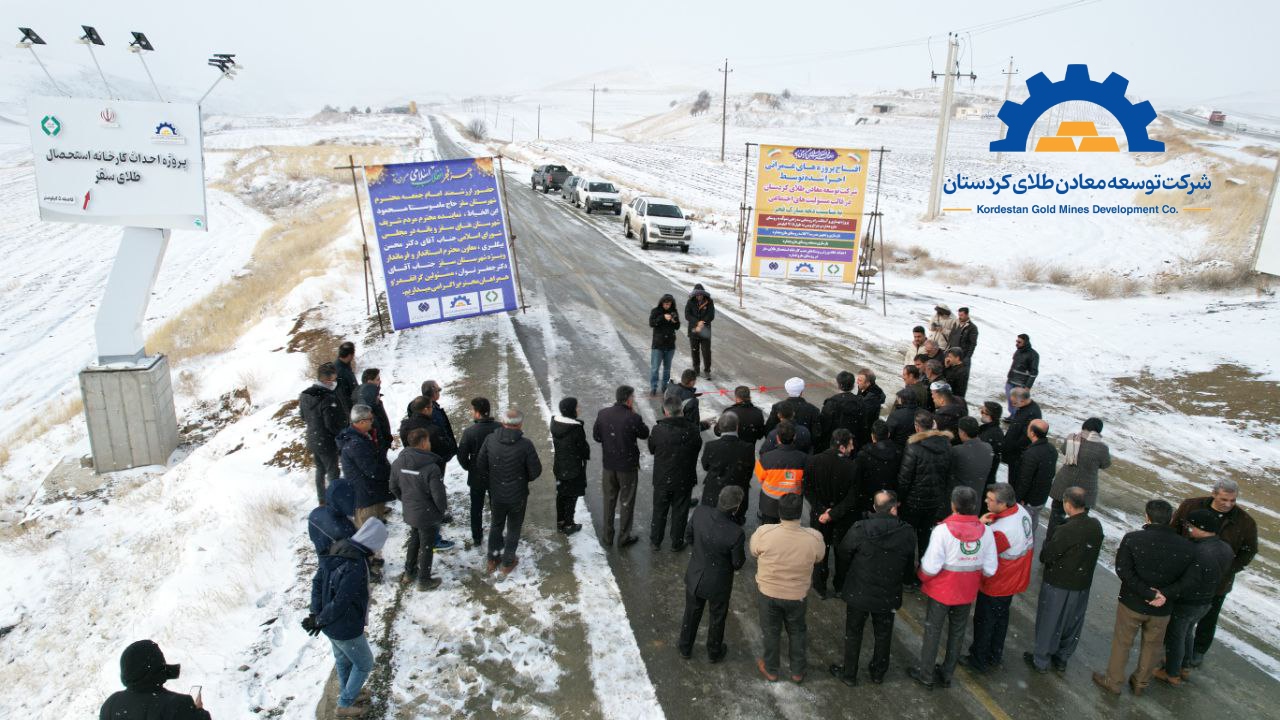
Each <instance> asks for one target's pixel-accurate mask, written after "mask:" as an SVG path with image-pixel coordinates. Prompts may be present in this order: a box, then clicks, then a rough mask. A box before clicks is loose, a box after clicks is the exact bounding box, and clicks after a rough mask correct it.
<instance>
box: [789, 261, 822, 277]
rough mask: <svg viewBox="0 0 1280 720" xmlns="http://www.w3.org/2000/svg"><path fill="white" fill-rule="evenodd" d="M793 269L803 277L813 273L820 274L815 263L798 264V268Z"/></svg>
mask: <svg viewBox="0 0 1280 720" xmlns="http://www.w3.org/2000/svg"><path fill="white" fill-rule="evenodd" d="M793 269H794V270H795V271H796V272H797V273H799V274H802V275H812V274H813V273H816V272H818V268H816V267H814V266H813V263H807V262H802V263H796V266H795V268H793Z"/></svg>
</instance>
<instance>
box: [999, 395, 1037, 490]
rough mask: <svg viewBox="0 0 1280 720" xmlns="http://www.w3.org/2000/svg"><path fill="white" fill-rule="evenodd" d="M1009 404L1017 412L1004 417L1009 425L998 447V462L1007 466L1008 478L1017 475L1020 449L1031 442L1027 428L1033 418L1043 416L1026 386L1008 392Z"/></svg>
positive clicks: (1020, 455)
mask: <svg viewBox="0 0 1280 720" xmlns="http://www.w3.org/2000/svg"><path fill="white" fill-rule="evenodd" d="M1009 404H1011V405H1014V406H1015V407H1016V409H1017V413H1015V414H1014V415H1012V416H1010V417H1009V418H1006V422H1008V424H1009V426H1008V427H1007V428H1005V431H1004V441H1003V444H1002V445H1001V447H1000V462H1003V463H1004V464H1005V465H1008V466H1009V478H1010V479H1011V480H1012V479H1013V478H1016V477H1018V462H1019V461H1020V460H1022V451H1023V450H1026V449H1027V446H1028V445H1030V444H1031V438H1030V437H1029V436H1028V435H1027V428H1028V427H1029V426H1030V425H1031V422H1032V421H1033V420H1039V419H1040V418H1042V417H1044V415H1042V414H1041V412H1040V405H1039V404H1038V403H1037V402H1036V401H1035V400H1032V399H1031V391H1030V390H1028V389H1026V388H1014V389H1013V390H1011V391H1010V392H1009Z"/></svg>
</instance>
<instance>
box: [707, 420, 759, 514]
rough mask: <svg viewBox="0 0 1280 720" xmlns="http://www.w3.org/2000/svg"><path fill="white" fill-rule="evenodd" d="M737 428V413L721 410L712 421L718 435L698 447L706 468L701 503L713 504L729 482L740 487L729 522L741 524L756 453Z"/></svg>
mask: <svg viewBox="0 0 1280 720" xmlns="http://www.w3.org/2000/svg"><path fill="white" fill-rule="evenodd" d="M738 427H739V426H738V412H737V411H736V410H734V409H733V408H732V407H731V408H729V409H727V410H725V411H724V412H723V413H721V415H720V420H719V421H718V422H717V423H716V433H717V434H718V435H719V436H720V437H719V438H717V439H715V440H712V441H711V442H709V443H707V444H706V445H704V446H703V447H702V469H703V470H705V471H706V475H705V476H703V479H702V504H703V505H710V506H712V507H715V506H716V505H717V503H719V501H720V491H721V490H723V489H724V488H726V487H729V486H730V485H732V486H735V487H739V488H742V504H741V505H739V506H738V507H737V508H735V509H734V511H733V512H732V513H731V516H732V517H733V521H734V522H736V523H738V524H739V525H742V524H743V523H745V522H746V521H747V505H748V504H749V503H748V500H747V490H748V489H749V488H750V487H751V472H752V471H753V470H754V469H755V462H756V453H755V449H754V448H752V447H751V444H750V443H748V442H746V441H745V440H743V439H742V436H741V435H740V433H739V430H738Z"/></svg>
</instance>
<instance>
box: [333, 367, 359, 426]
mask: <svg viewBox="0 0 1280 720" xmlns="http://www.w3.org/2000/svg"><path fill="white" fill-rule="evenodd" d="M333 366H334V367H335V368H337V370H338V380H337V382H338V385H337V387H335V388H334V389H333V393H334V394H335V395H337V396H338V403H339V404H340V405H341V406H342V419H343V421H344V422H350V419H351V394H352V393H354V392H355V391H356V388H357V387H359V386H360V382H359V381H358V380H356V371H355V370H354V369H353V368H352V367H351V366H350V365H348V364H347V363H346V362H345V361H343V360H342V359H341V358H334V360H333Z"/></svg>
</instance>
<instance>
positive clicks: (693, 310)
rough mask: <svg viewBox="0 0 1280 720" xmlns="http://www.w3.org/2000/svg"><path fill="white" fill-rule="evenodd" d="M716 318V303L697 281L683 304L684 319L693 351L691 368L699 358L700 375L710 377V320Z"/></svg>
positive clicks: (695, 366)
mask: <svg viewBox="0 0 1280 720" xmlns="http://www.w3.org/2000/svg"><path fill="white" fill-rule="evenodd" d="M715 319H716V303H715V301H714V300H712V299H711V294H710V293H708V292H707V291H706V290H705V289H703V287H702V284H701V283H699V284H697V285H694V286H693V292H691V293H689V300H688V302H686V303H685V304H684V320H685V322H686V323H688V324H689V349H690V351H691V352H692V353H693V369H694V370H697V369H698V365H699V359H701V364H702V376H703V377H705V378H706V379H708V380H710V379H711V322H712V321H713V320H715Z"/></svg>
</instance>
